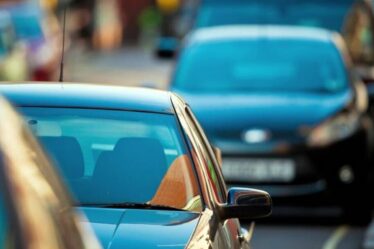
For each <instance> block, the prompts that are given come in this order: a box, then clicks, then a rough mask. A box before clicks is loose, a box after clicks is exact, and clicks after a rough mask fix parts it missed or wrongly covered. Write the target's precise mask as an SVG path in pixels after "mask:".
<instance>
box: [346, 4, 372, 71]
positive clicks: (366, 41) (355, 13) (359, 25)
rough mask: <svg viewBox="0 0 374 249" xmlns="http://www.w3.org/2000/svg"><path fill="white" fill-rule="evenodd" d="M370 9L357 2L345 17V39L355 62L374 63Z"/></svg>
mask: <svg viewBox="0 0 374 249" xmlns="http://www.w3.org/2000/svg"><path fill="white" fill-rule="evenodd" d="M373 18H374V16H372V14H371V12H370V9H368V8H367V6H366V5H361V4H357V5H356V7H355V8H353V10H352V12H351V13H350V15H349V18H347V22H346V25H345V32H344V34H345V39H346V42H347V46H348V49H349V51H350V54H351V56H352V58H353V60H354V61H355V62H356V63H363V64H368V63H374V23H373Z"/></svg>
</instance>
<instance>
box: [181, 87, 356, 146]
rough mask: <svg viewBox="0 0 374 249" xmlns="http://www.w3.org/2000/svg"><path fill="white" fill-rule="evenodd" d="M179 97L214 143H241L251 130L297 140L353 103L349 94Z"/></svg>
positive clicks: (193, 95) (196, 95)
mask: <svg viewBox="0 0 374 249" xmlns="http://www.w3.org/2000/svg"><path fill="white" fill-rule="evenodd" d="M178 93H179V94H180V95H182V96H183V97H184V98H185V99H186V100H187V102H188V103H189V104H190V106H191V108H192V110H193V111H194V113H195V115H196V116H197V118H198V120H199V122H200V123H201V124H202V126H203V128H204V129H205V131H206V132H207V134H208V136H209V137H210V139H211V140H212V142H215V141H216V140H220V139H225V138H234V137H236V138H238V139H239V138H240V137H241V136H242V134H243V133H244V132H245V131H247V130H250V129H262V130H266V131H269V132H271V133H273V135H274V136H275V137H282V136H284V137H293V138H296V137H297V136H298V134H297V133H298V131H300V129H301V128H302V127H314V126H316V125H318V124H319V123H321V122H323V121H325V120H326V119H328V118H329V117H331V116H333V115H335V114H336V113H337V112H339V111H340V110H342V109H343V108H344V107H345V106H346V105H347V104H348V103H349V102H350V101H352V100H353V95H352V92H351V91H349V90H347V91H343V92H339V93H335V94H323V93H321V94H318V93H313V94H311V93H276V94H271V93H262V94H231V95H230V94H190V93H184V92H178Z"/></svg>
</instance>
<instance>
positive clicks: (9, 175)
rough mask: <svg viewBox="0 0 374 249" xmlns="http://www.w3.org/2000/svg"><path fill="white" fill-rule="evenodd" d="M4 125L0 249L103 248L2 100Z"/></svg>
mask: <svg viewBox="0 0 374 249" xmlns="http://www.w3.org/2000/svg"><path fill="white" fill-rule="evenodd" d="M0 119H1V120H2V122H1V123H0V134H1V136H0V248H1V249H10V248H17V249H18V248H19V249H35V248H39V249H50V248H54V249H99V248H101V247H100V245H99V243H98V241H97V240H96V238H95V237H94V235H93V233H92V231H91V228H90V227H88V226H82V223H80V220H81V219H83V217H82V215H81V214H79V215H78V214H77V213H76V212H75V210H74V208H73V207H72V201H71V198H70V196H69V195H68V194H67V191H66V189H65V187H63V184H62V181H61V179H60V178H59V177H58V175H57V174H56V171H55V169H54V167H52V166H51V164H50V163H49V161H48V160H47V157H46V156H45V154H44V152H43V151H42V149H41V147H40V145H39V144H38V142H37V141H36V139H35V137H34V136H32V134H31V132H30V131H29V129H28V127H27V125H26V124H25V123H24V121H23V119H22V118H21V117H20V116H19V115H18V114H17V113H16V112H15V111H14V110H13V108H12V107H11V106H10V105H9V103H8V102H6V101H5V100H4V99H3V98H1V99H0ZM79 216H80V217H79Z"/></svg>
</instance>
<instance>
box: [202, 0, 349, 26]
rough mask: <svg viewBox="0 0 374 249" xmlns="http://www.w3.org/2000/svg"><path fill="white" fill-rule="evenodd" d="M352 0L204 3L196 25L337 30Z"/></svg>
mask: <svg viewBox="0 0 374 249" xmlns="http://www.w3.org/2000/svg"><path fill="white" fill-rule="evenodd" d="M353 2H354V0H333V1H325V0H323V1H322V0H317V1H315V0H314V1H312V0H307V1H300V0H266V1H263V0H250V1H232V2H231V1H230V4H227V3H222V2H221V1H216V2H213V1H212V2H208V3H205V4H203V5H202V6H201V8H200V10H199V13H198V17H197V21H196V23H195V25H196V27H209V26H217V25H228V24H281V25H284V24H286V25H301V26H314V27H322V28H327V29H332V30H336V31H340V30H341V28H342V26H343V23H344V19H345V16H346V15H347V14H348V10H349V8H350V6H351V5H352V4H353Z"/></svg>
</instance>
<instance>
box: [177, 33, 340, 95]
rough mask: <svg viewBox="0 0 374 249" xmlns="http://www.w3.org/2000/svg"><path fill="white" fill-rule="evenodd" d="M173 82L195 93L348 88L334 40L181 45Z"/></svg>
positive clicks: (222, 42) (245, 41)
mask: <svg viewBox="0 0 374 249" xmlns="http://www.w3.org/2000/svg"><path fill="white" fill-rule="evenodd" d="M174 86H175V87H176V88H178V89H181V90H185V91H199V92H243V91H245V92H264V91H285V92H300V91H302V92H337V91H341V90H343V89H345V88H346V86H347V76H346V73H345V67H344V64H343V60H342V58H341V56H340V54H339V52H338V50H337V49H336V48H335V46H334V45H333V44H330V43H327V42H324V41H321V42H318V41H302V40H291V39H283V38H282V39H271V40H270V39H269V40H266V39H263V40H261V39H258V40H251V39H250V38H249V39H247V40H243V41H221V42H215V43H209V44H193V45H192V46H191V47H189V48H187V49H185V51H184V52H182V54H181V59H180V62H179V65H178V67H177V71H176V74H175V79H174Z"/></svg>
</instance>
